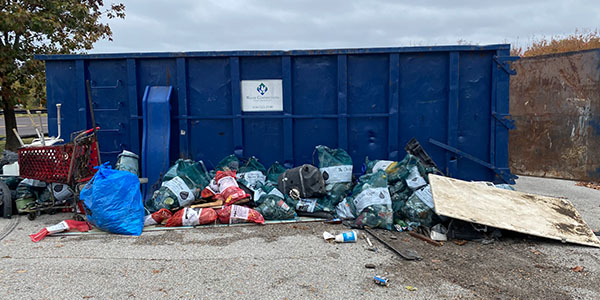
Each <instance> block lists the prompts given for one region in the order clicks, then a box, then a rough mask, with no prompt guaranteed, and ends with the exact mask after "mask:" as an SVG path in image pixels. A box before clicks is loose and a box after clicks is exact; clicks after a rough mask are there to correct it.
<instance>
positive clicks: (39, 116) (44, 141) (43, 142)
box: [37, 110, 46, 146]
mask: <svg viewBox="0 0 600 300" xmlns="http://www.w3.org/2000/svg"><path fill="white" fill-rule="evenodd" d="M37 115H38V118H39V119H40V131H41V132H42V136H41V138H42V146H46V140H45V138H44V127H43V126H42V112H41V111H39V110H38V111H37Z"/></svg>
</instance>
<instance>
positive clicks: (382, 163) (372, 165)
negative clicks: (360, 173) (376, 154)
mask: <svg viewBox="0 0 600 300" xmlns="http://www.w3.org/2000/svg"><path fill="white" fill-rule="evenodd" d="M397 163H398V162H395V161H392V160H369V157H368V156H367V157H366V158H365V174H370V173H375V172H377V171H379V170H383V171H386V170H387V168H388V167H389V166H390V165H392V164H397Z"/></svg>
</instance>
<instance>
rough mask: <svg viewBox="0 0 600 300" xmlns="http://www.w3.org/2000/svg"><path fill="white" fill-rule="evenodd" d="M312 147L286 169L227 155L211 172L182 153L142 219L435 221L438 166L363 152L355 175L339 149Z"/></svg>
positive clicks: (390, 224)
mask: <svg viewBox="0 0 600 300" xmlns="http://www.w3.org/2000/svg"><path fill="white" fill-rule="evenodd" d="M315 153H316V154H317V157H318V164H316V165H311V164H305V165H301V166H298V167H296V168H292V169H286V168H285V167H283V166H282V165H281V164H280V163H278V162H275V163H273V165H271V166H270V167H269V168H268V169H267V168H266V167H265V166H264V165H263V164H262V163H261V162H260V161H259V160H258V159H257V158H256V157H250V158H247V159H242V158H239V157H237V156H235V155H233V154H232V155H229V156H226V157H225V158H223V159H222V160H221V161H220V162H219V163H218V164H217V165H216V167H215V169H214V170H211V171H208V170H207V168H206V166H205V165H204V163H203V162H202V161H199V162H195V161H192V160H184V159H180V160H178V161H176V162H175V164H174V165H173V166H172V167H171V168H170V169H169V170H168V172H167V173H166V174H165V175H164V176H163V178H162V185H161V186H160V188H159V189H158V190H157V191H155V192H154V194H153V195H152V197H151V198H149V199H147V200H146V201H145V203H144V207H145V210H146V221H145V224H146V225H160V224H163V225H165V226H196V225H203V224H210V223H215V222H220V223H227V224H231V223H238V222H254V223H261V224H262V223H264V221H265V220H293V219H297V218H298V217H301V216H306V217H320V218H327V219H332V218H340V219H345V220H349V221H350V222H351V223H352V225H353V226H355V227H358V228H361V227H365V226H368V227H370V228H383V229H387V230H393V229H394V228H397V227H395V226H394V225H400V228H402V227H406V226H408V224H410V225H411V226H427V227H431V226H433V225H435V224H437V223H439V222H440V219H439V217H438V216H437V215H436V214H435V212H434V210H433V201H432V196H431V189H430V187H429V183H428V179H427V175H428V174H430V173H440V171H439V170H438V169H437V167H435V165H434V164H431V163H430V160H429V159H425V160H424V159H422V158H419V157H417V156H415V155H412V154H407V155H406V156H405V157H404V159H403V160H401V161H386V160H373V161H371V160H369V159H368V158H367V159H366V161H365V163H364V165H363V168H362V175H360V176H359V177H358V178H357V177H356V174H357V173H358V172H355V171H357V170H355V169H354V167H353V166H354V163H353V161H352V158H351V157H350V155H348V153H347V152H346V151H345V150H343V149H331V148H329V147H327V146H322V145H320V146H317V147H316V148H315Z"/></svg>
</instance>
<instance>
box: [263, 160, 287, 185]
mask: <svg viewBox="0 0 600 300" xmlns="http://www.w3.org/2000/svg"><path fill="white" fill-rule="evenodd" d="M285 170H286V169H285V167H283V166H282V165H281V164H280V163H279V162H274V163H273V164H272V165H271V167H269V169H268V170H267V181H270V182H274V183H277V182H278V181H279V176H281V174H283V173H285Z"/></svg>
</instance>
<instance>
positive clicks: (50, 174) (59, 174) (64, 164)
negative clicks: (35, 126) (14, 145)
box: [17, 129, 100, 220]
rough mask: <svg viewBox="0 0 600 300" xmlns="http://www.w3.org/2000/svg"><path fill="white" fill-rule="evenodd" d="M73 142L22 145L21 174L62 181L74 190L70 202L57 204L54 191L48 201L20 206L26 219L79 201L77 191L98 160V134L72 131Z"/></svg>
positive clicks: (24, 176) (56, 181)
mask: <svg viewBox="0 0 600 300" xmlns="http://www.w3.org/2000/svg"><path fill="white" fill-rule="evenodd" d="M71 140H72V141H73V142H71V143H67V144H64V145H52V146H37V147H21V148H19V149H18V151H17V153H18V155H19V173H20V176H21V177H22V178H30V179H35V180H39V181H43V182H46V183H49V184H52V183H62V184H66V185H68V186H69V187H71V188H72V190H73V191H74V193H75V197H74V201H72V203H65V204H57V202H56V199H55V198H54V195H53V193H50V197H51V201H50V202H49V203H47V204H40V203H35V204H34V205H32V206H31V207H28V208H27V209H25V210H23V212H25V213H27V214H28V216H27V217H28V218H29V220H34V219H35V218H36V217H37V216H38V215H40V214H41V212H43V211H49V212H50V213H53V212H56V211H59V210H63V209H73V211H75V206H76V205H77V203H78V202H79V191H80V190H81V188H82V186H83V185H84V184H85V183H86V182H88V181H89V180H90V179H91V178H92V177H93V176H94V174H95V173H96V169H95V168H94V167H96V166H98V165H99V164H100V159H99V155H98V143H97V137H96V134H95V132H94V130H93V129H89V130H86V131H80V132H76V133H73V134H72V135H71Z"/></svg>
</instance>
